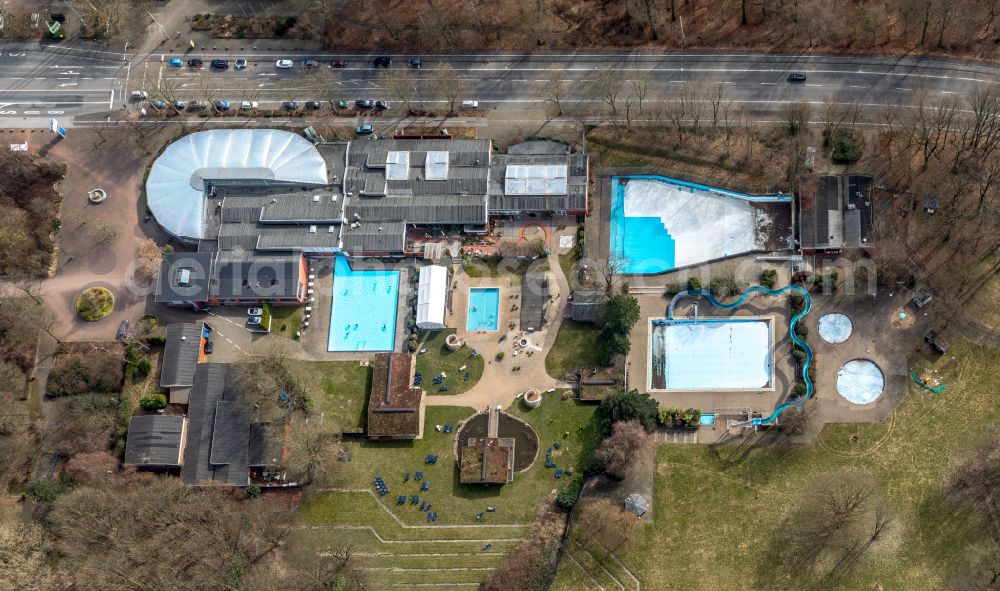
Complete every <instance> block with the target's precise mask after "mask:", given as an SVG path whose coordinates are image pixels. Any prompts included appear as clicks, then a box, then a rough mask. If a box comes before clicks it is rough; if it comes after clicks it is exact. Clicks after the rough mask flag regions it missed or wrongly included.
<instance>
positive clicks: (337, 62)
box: [330, 60, 347, 68]
mask: <svg viewBox="0 0 1000 591" xmlns="http://www.w3.org/2000/svg"><path fill="white" fill-rule="evenodd" d="M330 65H331V66H332V67H334V68H346V67H347V62H345V61H344V60H333V63H332V64H330Z"/></svg>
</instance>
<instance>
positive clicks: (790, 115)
mask: <svg viewBox="0 0 1000 591" xmlns="http://www.w3.org/2000/svg"><path fill="white" fill-rule="evenodd" d="M811 114H812V105H810V104H809V103H807V102H805V101H797V102H793V103H786V104H785V105H783V106H782V108H781V121H782V123H783V124H784V127H785V131H786V132H788V135H798V134H799V132H800V131H802V130H803V129H804V128H805V126H806V125H807V124H808V123H809V116H810V115H811Z"/></svg>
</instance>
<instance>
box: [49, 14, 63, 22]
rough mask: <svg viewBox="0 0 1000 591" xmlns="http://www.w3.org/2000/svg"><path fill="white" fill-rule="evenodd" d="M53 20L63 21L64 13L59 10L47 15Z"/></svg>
mask: <svg viewBox="0 0 1000 591" xmlns="http://www.w3.org/2000/svg"><path fill="white" fill-rule="evenodd" d="M49 16H50V17H51V19H52V20H53V21H54V22H57V23H64V22H66V15H65V14H63V13H61V12H53V13H52V14H50V15H49Z"/></svg>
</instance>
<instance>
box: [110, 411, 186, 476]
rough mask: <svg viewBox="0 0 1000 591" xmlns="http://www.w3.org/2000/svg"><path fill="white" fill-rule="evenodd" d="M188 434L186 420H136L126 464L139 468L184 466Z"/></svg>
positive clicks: (155, 417)
mask: <svg viewBox="0 0 1000 591" xmlns="http://www.w3.org/2000/svg"><path fill="white" fill-rule="evenodd" d="M187 433H188V419H187V417H183V416H179V415H144V416H134V417H132V418H131V419H130V420H129V423H128V439H127V441H126V443H125V460H124V463H125V464H127V465H130V466H138V467H140V468H153V469H157V468H179V467H180V466H181V465H183V464H184V450H185V448H186V446H187Z"/></svg>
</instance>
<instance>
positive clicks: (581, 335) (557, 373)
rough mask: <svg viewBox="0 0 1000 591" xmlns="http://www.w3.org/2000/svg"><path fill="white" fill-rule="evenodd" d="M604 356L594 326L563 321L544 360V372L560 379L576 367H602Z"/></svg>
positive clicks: (597, 332) (599, 337) (598, 334)
mask: <svg viewBox="0 0 1000 591" xmlns="http://www.w3.org/2000/svg"><path fill="white" fill-rule="evenodd" d="M604 354H605V348H604V346H603V344H602V343H601V333H600V331H598V330H597V327H596V326H595V325H593V324H590V323H588V322H575V321H573V320H563V323H562V325H561V326H560V327H559V334H558V335H556V342H555V344H553V345H552V349H550V350H549V354H548V356H547V357H546V358H545V371H547V372H548V373H549V375H550V376H552V377H554V378H560V379H561V378H562V377H563V376H565V375H566V374H567V373H569V372H572V371H573V370H575V369H576V368H578V367H600V366H602V365H603V363H604Z"/></svg>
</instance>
